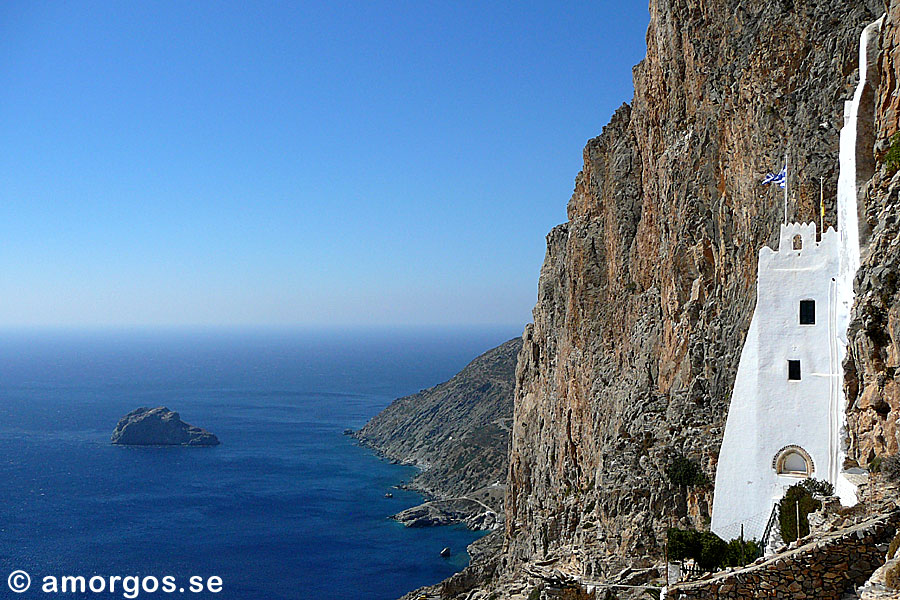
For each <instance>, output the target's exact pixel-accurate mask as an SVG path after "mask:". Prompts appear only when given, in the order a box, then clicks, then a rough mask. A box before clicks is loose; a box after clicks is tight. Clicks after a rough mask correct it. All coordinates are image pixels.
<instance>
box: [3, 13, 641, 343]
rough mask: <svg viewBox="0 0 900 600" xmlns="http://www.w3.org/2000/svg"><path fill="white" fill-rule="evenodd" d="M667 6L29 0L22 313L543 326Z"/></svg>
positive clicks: (19, 208)
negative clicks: (585, 193)
mask: <svg viewBox="0 0 900 600" xmlns="http://www.w3.org/2000/svg"><path fill="white" fill-rule="evenodd" d="M251 4H252V5H253V6H252V8H250V6H251ZM648 21H649V16H648V12H647V3H646V0H644V1H643V2H633V3H632V2H605V1H599V2H572V3H564V4H563V3H556V2H532V3H504V2H484V3H469V2H450V1H448V2H422V1H416V2H342V1H329V2H314V3H312V2H311V3H307V2H283V3H282V2H260V3H245V2H145V3H136V2H79V3H63V2H49V3H41V2H32V1H28V2H4V3H2V4H0V80H2V81H3V85H2V86H0V326H6V327H9V326H29V327H30V326H75V327H98V326H99V327H107V326H180V325H201V326H221V325H236V326H253V325H262V326H284V325H296V326H306V325H312V326H355V325H376V326H382V325H387V326H392V325H400V324H404V325H480V324H524V323H526V322H528V321H529V320H530V318H531V312H530V311H531V308H532V306H533V305H534V302H535V299H536V295H537V293H536V292H537V278H538V273H539V269H540V265H541V261H542V259H543V255H544V249H545V242H544V236H545V235H546V233H547V231H548V230H549V229H550V228H551V227H553V226H554V225H556V224H558V223H561V222H563V221H565V218H566V217H565V206H566V202H567V201H568V198H569V196H570V195H571V190H572V186H573V181H574V177H575V175H576V173H577V172H578V170H579V169H580V166H581V150H582V147H583V145H584V142H585V141H586V140H587V139H589V138H590V137H593V136H595V135H597V134H599V132H600V130H601V129H602V127H603V125H604V124H605V123H606V122H607V120H608V119H609V117H610V116H611V114H612V112H613V111H614V110H615V109H616V108H617V107H618V106H619V105H620V104H622V102H625V101H630V99H631V97H632V94H633V90H632V83H631V67H632V66H633V65H634V64H635V63H636V62H638V61H639V60H640V59H641V58H642V57H643V55H644V52H645V50H646V45H645V41H644V35H645V31H646V27H647V24H648Z"/></svg>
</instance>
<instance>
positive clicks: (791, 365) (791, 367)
mask: <svg viewBox="0 0 900 600" xmlns="http://www.w3.org/2000/svg"><path fill="white" fill-rule="evenodd" d="M788 379H790V380H791V381H800V361H799V360H789V361H788Z"/></svg>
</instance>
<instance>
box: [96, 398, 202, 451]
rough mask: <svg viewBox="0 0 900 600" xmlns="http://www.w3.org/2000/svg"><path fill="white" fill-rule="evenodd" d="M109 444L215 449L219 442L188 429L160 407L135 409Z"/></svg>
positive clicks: (169, 411) (114, 433)
mask: <svg viewBox="0 0 900 600" xmlns="http://www.w3.org/2000/svg"><path fill="white" fill-rule="evenodd" d="M111 440H112V443H113V444H120V445H123V446H217V445H218V444H219V438H217V437H216V436H215V435H213V434H212V433H210V432H208V431H206V430H205V429H201V428H199V427H194V426H193V425H188V424H187V423H185V422H184V421H182V420H181V418H180V417H179V415H178V413H177V412H173V411H171V410H169V409H168V408H166V407H164V406H159V407H157V408H146V407H142V408H137V409H135V410H133V411H131V412H130V413H128V414H127V415H125V416H124V417H122V418H121V419H120V420H119V424H118V425H116V429H115V431H113V434H112V438H111Z"/></svg>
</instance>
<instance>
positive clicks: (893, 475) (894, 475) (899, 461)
mask: <svg viewBox="0 0 900 600" xmlns="http://www.w3.org/2000/svg"><path fill="white" fill-rule="evenodd" d="M881 472H882V474H883V475H884V478H885V479H887V480H888V481H900V456H897V455H896V454H894V455H893V456H885V457H883V458H882V459H881Z"/></svg>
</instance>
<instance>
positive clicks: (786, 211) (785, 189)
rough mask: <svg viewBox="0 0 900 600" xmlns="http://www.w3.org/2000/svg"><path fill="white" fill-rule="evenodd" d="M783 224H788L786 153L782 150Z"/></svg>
mask: <svg viewBox="0 0 900 600" xmlns="http://www.w3.org/2000/svg"><path fill="white" fill-rule="evenodd" d="M784 224H785V225H787V224H788V153H787V151H786V150H785V152H784Z"/></svg>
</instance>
